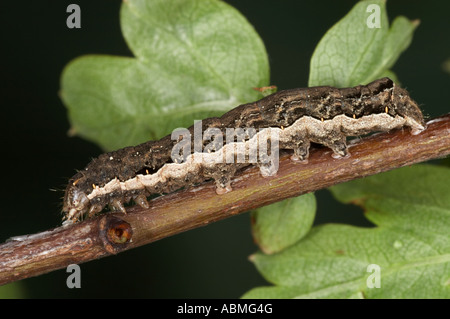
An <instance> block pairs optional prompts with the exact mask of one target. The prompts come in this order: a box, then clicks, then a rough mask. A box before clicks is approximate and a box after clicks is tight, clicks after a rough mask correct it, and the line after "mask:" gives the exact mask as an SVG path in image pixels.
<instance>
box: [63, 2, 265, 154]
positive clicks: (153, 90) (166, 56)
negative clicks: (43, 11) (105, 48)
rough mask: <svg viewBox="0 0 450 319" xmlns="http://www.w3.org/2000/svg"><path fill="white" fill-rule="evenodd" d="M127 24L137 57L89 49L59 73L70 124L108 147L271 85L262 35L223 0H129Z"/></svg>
mask: <svg viewBox="0 0 450 319" xmlns="http://www.w3.org/2000/svg"><path fill="white" fill-rule="evenodd" d="M121 26H122V31H123V35H124V38H125V40H126V42H127V43H128V46H129V47H130V49H131V51H132V52H133V54H134V55H135V57H133V58H130V57H117V56H106V55H89V56H84V57H81V58H78V59H75V60H74V61H72V62H71V63H69V64H68V65H67V67H66V68H65V70H64V72H63V74H62V78H61V97H62V99H63V102H64V103H65V105H66V106H67V108H68V111H69V118H70V122H71V125H72V128H71V132H73V133H75V134H78V135H80V136H82V137H84V138H86V139H88V140H91V141H94V142H96V143H97V144H99V145H100V146H101V147H102V148H104V149H106V150H112V149H117V148H121V147H124V146H127V145H133V144H138V143H141V142H144V141H147V140H149V139H159V138H161V137H162V136H165V135H166V134H169V133H170V132H171V131H172V130H173V129H175V128H177V127H189V126H191V125H192V124H193V120H194V119H202V118H205V117H209V116H218V115H221V114H223V113H224V112H226V111H227V110H229V109H231V108H233V107H236V106H237V105H239V104H242V103H246V102H248V101H253V100H256V99H258V98H261V97H262V95H261V93H259V92H257V91H255V90H254V89H253V88H254V87H263V86H267V85H268V81H269V64H268V59H267V54H266V51H265V48H264V45H263V43H262V41H261V39H260V38H259V36H258V34H257V33H256V32H255V30H254V29H253V27H252V26H251V25H250V24H249V23H248V22H247V20H246V19H245V18H244V17H243V16H242V15H241V14H240V13H239V12H238V11H236V10H235V9H234V8H232V7H231V6H229V5H227V4H226V3H224V2H222V1H217V0H171V1H167V0H128V1H124V2H123V4H122V9H121Z"/></svg>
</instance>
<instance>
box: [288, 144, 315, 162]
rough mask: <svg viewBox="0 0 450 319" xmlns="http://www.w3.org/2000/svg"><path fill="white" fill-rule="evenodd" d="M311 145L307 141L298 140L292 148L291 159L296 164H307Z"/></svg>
mask: <svg viewBox="0 0 450 319" xmlns="http://www.w3.org/2000/svg"><path fill="white" fill-rule="evenodd" d="M310 146H311V143H310V142H309V140H307V139H303V140H300V141H299V142H297V144H296V145H295V146H294V155H292V156H291V159H292V160H293V161H296V162H302V163H308V157H309V148H310Z"/></svg>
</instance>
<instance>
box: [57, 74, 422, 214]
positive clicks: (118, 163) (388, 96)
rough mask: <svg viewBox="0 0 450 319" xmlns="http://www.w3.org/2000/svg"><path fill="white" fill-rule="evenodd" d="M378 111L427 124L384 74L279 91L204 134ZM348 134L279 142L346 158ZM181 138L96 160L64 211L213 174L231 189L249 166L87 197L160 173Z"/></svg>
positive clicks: (70, 189) (215, 121) (89, 208)
mask: <svg viewBox="0 0 450 319" xmlns="http://www.w3.org/2000/svg"><path fill="white" fill-rule="evenodd" d="M378 113H388V114H389V115H391V116H393V117H395V116H396V115H400V116H402V117H410V118H412V119H414V120H415V121H416V122H418V123H422V124H423V123H424V121H423V116H422V113H421V111H420V109H419V108H418V106H417V104H416V103H415V102H414V101H413V100H412V99H411V98H410V97H409V94H408V92H407V91H406V90H404V89H401V88H399V87H397V86H395V84H394V83H393V81H392V80H390V79H389V78H382V79H379V80H376V81H374V82H372V83H370V84H368V85H360V86H356V87H352V88H343V89H338V88H333V87H326V86H323V87H312V88H299V89H292V90H285V91H279V92H277V93H274V94H272V95H269V96H267V97H265V98H263V99H261V100H259V101H256V102H252V103H248V104H243V105H240V106H238V107H236V108H234V109H232V110H230V111H229V112H227V113H225V114H224V115H222V116H221V117H220V118H217V117H213V118H208V119H206V120H203V121H202V126H203V127H202V132H204V131H205V130H206V129H207V128H212V127H215V128H219V129H220V130H221V131H222V133H223V134H225V129H226V128H257V129H260V128H267V127H279V128H281V127H288V126H290V125H292V124H293V123H294V122H295V121H297V120H298V119H299V118H301V117H303V116H309V117H313V118H315V119H319V120H323V121H324V120H330V119H333V118H334V117H335V116H337V115H342V114H345V115H347V116H348V117H353V118H361V117H363V116H366V115H370V114H378ZM189 131H190V133H191V137H192V139H193V138H194V126H192V127H190V128H189ZM345 137H346V136H345V134H343V133H342V132H331V133H330V136H327V138H325V139H318V140H317V139H316V140H308V139H306V138H305V137H304V136H303V135H302V134H301V132H299V133H298V136H297V137H296V138H293V140H292V141H290V142H289V143H284V144H282V145H280V148H281V149H293V150H294V151H295V154H296V156H297V157H298V158H300V159H302V160H303V159H306V158H307V157H308V150H309V144H310V142H315V143H321V144H323V145H326V146H328V147H330V148H332V149H333V151H334V152H335V153H337V154H340V155H342V156H344V155H345V154H346V150H347V146H346V143H345ZM177 142H178V141H176V140H172V139H171V135H168V136H166V137H164V138H162V139H161V140H158V141H149V142H146V143H143V144H140V145H137V146H130V147H126V148H123V149H120V150H117V151H114V152H109V153H105V154H102V155H100V156H99V157H98V158H95V159H93V160H92V161H91V162H90V163H89V164H88V165H87V167H86V168H85V169H84V170H82V171H79V172H78V173H77V174H75V175H74V176H73V177H72V178H71V179H70V180H69V184H68V186H67V189H66V194H65V198H64V208H63V211H64V212H65V213H66V214H67V213H68V212H69V211H70V210H71V209H72V210H74V209H76V210H77V213H76V216H74V217H73V219H78V218H81V217H82V216H83V215H85V214H86V213H89V215H94V214H96V213H98V212H100V211H101V210H102V209H103V207H105V206H106V205H108V204H111V203H113V202H114V203H115V204H113V205H112V207H111V208H112V209H113V210H122V209H121V208H122V207H120V203H123V202H128V201H130V200H131V199H133V198H136V196H138V195H144V196H150V195H152V194H161V193H169V192H172V191H175V190H176V189H179V188H182V187H185V186H189V185H192V184H195V183H200V182H202V181H204V180H207V179H210V178H213V179H214V180H216V182H217V185H218V186H219V187H226V185H227V184H229V182H230V179H231V177H232V176H233V175H234V173H235V171H236V170H238V169H240V168H242V167H243V166H247V165H250V164H249V163H242V164H218V165H217V166H216V167H215V169H214V170H213V171H203V173H202V174H199V175H194V176H185V177H184V178H183V179H179V180H173V179H172V180H169V181H165V182H164V183H160V184H158V185H157V186H155V187H154V189H142V190H134V191H127V192H126V193H122V192H116V193H111V194H108V195H106V196H99V197H96V198H93V199H91V200H89V199H87V197H86V196H85V195H88V194H89V193H90V192H92V189H93V187H103V186H104V185H105V184H107V183H108V182H109V181H111V180H112V179H114V178H118V179H119V180H120V181H126V180H128V179H130V178H133V177H135V176H136V174H153V173H155V172H156V171H158V169H160V168H161V167H162V166H163V165H164V164H166V163H170V162H172V160H171V150H172V148H173V147H174V145H175V144H176V143H177ZM207 142H209V141H205V142H204V144H206V143H207ZM224 143H225V140H224ZM191 145H193V141H192V144H191ZM192 151H193V150H192ZM118 203H119V204H118ZM110 206H111V205H110ZM122 211H123V210H122ZM71 215H72V214H71ZM69 218H72V216H69Z"/></svg>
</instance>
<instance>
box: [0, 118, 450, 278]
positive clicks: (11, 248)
mask: <svg viewBox="0 0 450 319" xmlns="http://www.w3.org/2000/svg"><path fill="white" fill-rule="evenodd" d="M427 126H428V127H427V129H426V130H425V131H423V132H422V133H420V134H418V135H411V134H410V132H409V130H406V129H405V130H397V131H393V132H390V133H385V134H376V135H372V136H370V137H367V138H364V139H362V140H360V141H357V142H355V143H349V144H350V153H351V156H349V157H346V158H340V159H335V158H332V157H331V153H332V152H331V150H329V149H328V148H325V147H317V148H313V149H312V150H311V153H310V157H309V161H308V163H307V164H302V163H296V162H293V161H291V160H290V154H288V153H286V154H282V155H281V156H280V165H279V170H278V172H277V175H276V176H273V177H269V178H263V177H262V176H261V174H260V173H259V169H258V168H257V167H250V168H248V169H245V170H243V171H241V172H239V173H238V174H237V175H236V177H235V178H234V179H233V183H232V186H233V191H232V192H229V193H227V194H223V195H217V194H216V192H215V186H214V184H213V183H212V182H207V183H204V184H202V185H199V186H197V187H194V188H189V189H186V190H182V191H178V192H175V193H172V194H169V195H165V196H161V197H158V198H156V199H154V200H152V201H151V207H150V208H149V209H142V208H140V207H137V206H134V207H130V208H128V213H127V214H126V215H123V214H117V213H115V214H106V215H102V216H98V217H96V218H93V219H89V220H86V221H83V222H80V223H77V224H74V225H70V226H66V227H59V228H55V229H52V230H49V231H45V232H42V233H39V234H35V235H29V236H21V237H17V238H13V239H11V240H9V241H7V242H6V243H4V244H2V245H0V285H1V284H5V283H9V282H12V281H16V280H20V279H24V278H28V277H32V276H37V275H40V274H43V273H47V272H50V271H53V270H56V269H60V268H64V267H67V265H69V264H73V263H76V264H80V263H83V262H86V261H89V260H93V259H97V258H101V257H105V256H108V255H111V254H116V253H119V252H121V251H124V250H127V249H131V248H134V247H138V246H141V245H145V244H148V243H151V242H154V241H156V240H159V239H162V238H165V237H168V236H172V235H174V234H177V233H180V232H183V231H186V230H189V229H192V228H196V227H200V226H205V225H207V224H209V223H211V222H215V221H218V220H221V219H224V218H227V217H230V216H233V215H236V214H239V213H242V212H246V211H249V210H251V209H254V208H258V207H261V206H265V205H269V204H271V203H274V202H277V201H281V200H283V199H286V198H289V197H294V196H298V195H301V194H305V193H308V192H312V191H316V190H319V189H322V188H326V187H329V186H331V185H335V184H339V183H342V182H346V181H349V180H352V179H356V178H360V177H364V176H368V175H373V174H377V173H380V172H384V171H387V170H391V169H394V168H398V167H402V166H406V165H411V164H414V163H419V162H423V161H427V160H430V159H435V158H440V157H444V156H447V155H449V154H450V114H447V115H445V116H442V117H439V118H436V119H434V120H432V121H429V122H428V123H427Z"/></svg>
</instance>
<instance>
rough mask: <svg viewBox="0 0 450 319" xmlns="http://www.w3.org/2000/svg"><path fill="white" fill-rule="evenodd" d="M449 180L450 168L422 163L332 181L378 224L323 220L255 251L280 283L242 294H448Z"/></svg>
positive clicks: (346, 199)
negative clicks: (291, 241)
mask: <svg viewBox="0 0 450 319" xmlns="http://www.w3.org/2000/svg"><path fill="white" fill-rule="evenodd" d="M449 180H450V169H448V168H444V167H438V166H431V165H417V166H414V167H406V168H401V169H397V170H394V171H390V172H387V173H383V174H378V175H375V176H371V177H368V178H365V179H360V180H355V181H352V182H349V183H345V184H341V185H338V186H334V187H332V188H331V191H332V193H333V194H334V196H335V197H336V198H337V199H338V200H340V201H342V202H344V203H356V204H358V205H360V206H362V207H363V208H364V210H365V213H366V216H367V218H368V219H369V220H371V221H372V222H373V223H375V224H376V225H377V227H374V228H362V227H355V226H349V225H336V224H327V225H322V226H318V227H314V228H313V230H312V231H311V232H310V233H309V234H308V235H307V236H306V237H305V238H304V239H302V240H300V241H299V242H298V243H297V244H295V245H294V246H292V247H290V248H288V249H286V250H283V251H282V252H281V253H278V254H275V255H265V254H263V253H256V254H254V255H253V256H252V257H251V260H252V261H253V262H254V263H255V265H256V267H257V269H258V270H259V272H260V273H261V274H262V275H263V276H264V277H265V278H266V279H267V280H268V281H269V282H271V283H273V284H275V285H276V286H274V287H260V288H256V289H253V290H251V291H249V292H248V293H247V294H245V295H244V298H450V236H449V234H450V233H449V229H450V196H449V195H450V183H449V182H448V181H449ZM370 265H377V266H379V267H380V268H379V269H380V288H370V283H372V282H373V281H372V277H371V276H372V275H373V272H372V270H371V269H370V267H371V266H370Z"/></svg>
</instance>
